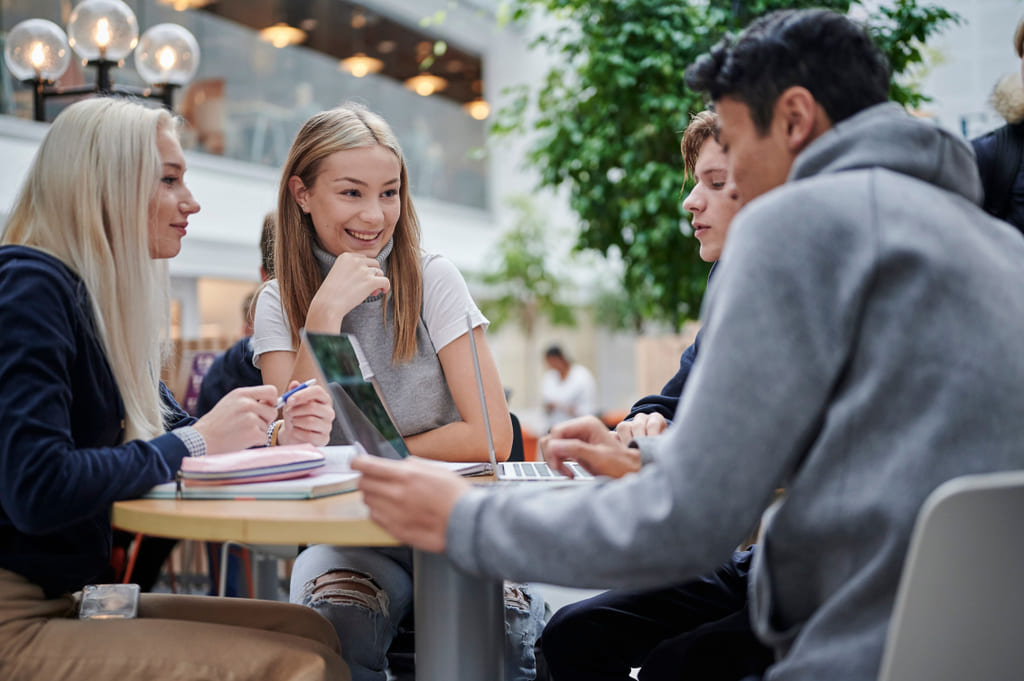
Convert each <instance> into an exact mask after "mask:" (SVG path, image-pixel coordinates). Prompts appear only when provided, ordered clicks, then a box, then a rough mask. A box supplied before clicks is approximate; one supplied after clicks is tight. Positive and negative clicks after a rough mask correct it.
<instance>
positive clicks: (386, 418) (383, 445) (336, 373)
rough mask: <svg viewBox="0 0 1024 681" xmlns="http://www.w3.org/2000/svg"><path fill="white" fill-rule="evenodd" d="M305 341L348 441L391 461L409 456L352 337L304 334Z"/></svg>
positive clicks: (346, 335) (304, 332) (345, 335)
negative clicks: (364, 370) (366, 376)
mask: <svg viewBox="0 0 1024 681" xmlns="http://www.w3.org/2000/svg"><path fill="white" fill-rule="evenodd" d="M303 337H304V338H305V340H306V347H308V348H309V350H310V352H311V353H312V355H313V360H314V361H315V362H316V364H317V366H318V367H319V369H320V372H321V373H322V374H323V379H324V385H325V386H326V387H327V391H328V392H330V393H331V396H332V397H333V398H334V412H335V417H336V421H337V422H339V424H340V426H341V429H342V432H343V433H344V434H345V437H346V438H347V439H348V440H349V441H350V442H358V443H359V444H361V445H363V447H364V448H365V449H366V451H367V452H369V453H370V454H375V455H377V456H383V457H385V458H389V459H398V458H403V457H406V456H409V450H408V448H407V447H406V445H405V441H404V440H402V436H401V434H400V433H399V432H398V428H397V427H396V426H395V422H394V421H393V420H392V419H391V415H390V414H389V413H388V410H387V407H386V406H385V405H384V402H383V401H382V399H381V396H380V395H379V394H378V392H377V389H376V388H375V386H374V385H373V384H372V383H368V382H367V381H366V380H364V379H363V373H362V371H361V370H360V368H359V356H358V355H357V354H356V351H355V348H354V347H353V345H352V340H350V336H349V335H348V334H340V335H339V334H324V333H307V332H306V331H303Z"/></svg>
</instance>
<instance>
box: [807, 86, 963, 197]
mask: <svg viewBox="0 0 1024 681" xmlns="http://www.w3.org/2000/svg"><path fill="white" fill-rule="evenodd" d="M879 167H881V168H885V169H886V170H890V171H892V172H895V173H900V174H901V175H909V176H910V177H913V178H916V179H919V180H921V181H922V182H927V183H928V184H931V185H935V186H936V187H939V188H941V189H945V190H946V191H950V192H953V193H956V194H959V195H961V196H963V197H965V198H967V199H968V200H970V201H972V202H973V203H976V204H980V203H981V199H982V196H983V190H982V187H981V180H980V179H979V178H978V173H977V170H976V168H977V164H976V162H975V160H974V152H973V151H972V150H971V147H970V145H969V144H968V143H967V142H966V141H964V140H963V139H961V138H960V137H959V136H957V135H954V134H953V133H951V132H949V131H948V130H945V129H943V128H940V127H938V126H937V125H935V124H933V123H929V122H926V121H923V120H921V119H919V118H914V117H913V116H911V115H910V114H908V113H907V112H906V111H905V110H904V109H903V107H901V106H900V105H899V104H895V103H893V102H887V103H884V104H876V105H875V106H872V107H869V108H867V109H865V110H863V111H861V112H860V113H858V114H856V115H855V116H851V117H850V118H848V119H846V120H844V121H842V122H841V123H839V124H837V125H835V126H833V127H832V128H831V129H830V130H828V131H827V132H826V133H824V134H823V135H821V136H820V137H819V138H818V139H816V140H814V141H813V142H812V143H811V144H810V145H809V146H808V147H807V148H806V149H804V151H803V152H802V153H801V154H800V155H799V156H797V158H796V161H795V162H794V163H793V168H792V169H791V170H790V173H789V178H788V181H790V182H792V181H794V180H799V179H801V178H805V177H810V176H812V175H819V174H822V173H838V172H842V171H844V170H864V169H868V168H879Z"/></svg>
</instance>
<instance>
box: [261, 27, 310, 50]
mask: <svg viewBox="0 0 1024 681" xmlns="http://www.w3.org/2000/svg"><path fill="white" fill-rule="evenodd" d="M259 36H260V39H261V40H266V41H267V42H268V43H270V44H271V45H273V46H274V47H288V46H289V45H298V44H299V43H301V42H302V41H303V40H305V39H306V32H305V31H303V30H302V29H301V28H295V27H294V26H289V25H288V24H286V23H284V22H283V21H279V22H277V23H276V24H274V25H273V26H267V27H266V28H264V29H263V30H261V31H260V33H259Z"/></svg>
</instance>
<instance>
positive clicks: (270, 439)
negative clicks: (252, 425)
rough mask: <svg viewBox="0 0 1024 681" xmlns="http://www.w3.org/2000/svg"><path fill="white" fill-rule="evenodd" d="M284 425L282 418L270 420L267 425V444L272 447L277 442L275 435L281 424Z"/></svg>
mask: <svg viewBox="0 0 1024 681" xmlns="http://www.w3.org/2000/svg"><path fill="white" fill-rule="evenodd" d="M282 425H284V420H282V419H278V420H276V421H272V422H271V423H270V425H269V426H268V427H267V446H268V447H273V446H274V445H276V444H277V436H278V434H279V433H280V432H281V426H282Z"/></svg>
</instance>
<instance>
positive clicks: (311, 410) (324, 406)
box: [277, 381, 334, 447]
mask: <svg viewBox="0 0 1024 681" xmlns="http://www.w3.org/2000/svg"><path fill="white" fill-rule="evenodd" d="M297 385H299V382H298V381H292V382H291V384H290V385H289V386H288V389H289V390H291V389H292V388H294V387H295V386H297ZM282 416H283V417H284V425H282V426H281V431H280V432H279V433H278V434H277V442H278V444H282V445H291V444H297V443H303V442H305V443H309V444H311V445H316V446H318V447H319V446H323V445H325V444H327V441H328V440H330V438H331V424H332V423H333V422H334V405H333V403H332V402H331V397H330V395H328V394H327V391H326V390H324V389H323V387H322V386H319V385H311V386H309V387H308V388H303V389H302V390H299V391H298V392H296V393H293V394H292V396H291V397H289V398H288V401H287V402H285V403H284V409H283V413H282Z"/></svg>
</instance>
